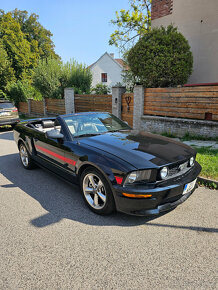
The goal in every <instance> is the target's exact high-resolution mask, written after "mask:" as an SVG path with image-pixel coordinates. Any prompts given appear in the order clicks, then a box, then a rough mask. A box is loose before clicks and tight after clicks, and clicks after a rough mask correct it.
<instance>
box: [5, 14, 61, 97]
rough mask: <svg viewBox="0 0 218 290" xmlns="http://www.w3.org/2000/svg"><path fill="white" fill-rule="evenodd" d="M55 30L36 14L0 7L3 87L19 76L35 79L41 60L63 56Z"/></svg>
mask: <svg viewBox="0 0 218 290" xmlns="http://www.w3.org/2000/svg"><path fill="white" fill-rule="evenodd" d="M51 36H52V34H51V32H50V31H49V30H47V29H45V28H44V27H43V26H42V25H41V24H40V23H39V21H38V16H37V15H36V14H34V13H33V14H31V15H28V12H27V11H21V10H18V9H15V10H14V11H12V12H8V13H5V12H4V11H3V10H0V90H1V91H2V92H4V94H5V93H6V91H7V86H8V85H9V84H10V82H12V81H14V80H15V79H16V80H17V81H18V80H21V81H22V80H27V81H28V82H30V81H31V78H32V70H33V68H35V67H36V66H37V65H38V61H39V59H42V58H47V57H53V58H59V57H58V56H57V55H56V54H55V52H54V44H53V42H52V40H51Z"/></svg>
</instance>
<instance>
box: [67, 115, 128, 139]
mask: <svg viewBox="0 0 218 290" xmlns="http://www.w3.org/2000/svg"><path fill="white" fill-rule="evenodd" d="M63 119H64V120H65V122H66V124H67V126H68V128H69V130H70V132H71V134H72V135H73V137H80V136H91V135H98V134H102V133H106V132H115V131H121V130H130V129H131V127H129V126H128V125H127V124H126V123H124V122H123V121H121V120H120V119H118V118H117V117H115V116H114V115H112V114H109V113H96V114H95V113H92V114H89V113H87V114H84V115H83V114H81V115H80V114H78V115H77V114H75V115H73V116H69V117H63Z"/></svg>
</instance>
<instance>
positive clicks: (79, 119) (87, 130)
mask: <svg viewBox="0 0 218 290" xmlns="http://www.w3.org/2000/svg"><path fill="white" fill-rule="evenodd" d="M14 139H15V141H16V143H17V146H18V149H19V154H20V159H21V162H22V165H23V167H24V168H25V169H31V168H33V167H34V166H35V165H36V164H37V165H39V166H41V167H44V168H47V169H48V170H50V171H53V172H54V173H56V174H57V175H59V176H60V177H63V178H65V179H66V180H68V181H70V182H72V183H77V184H79V185H80V187H81V193H82V196H83V198H84V201H85V203H86V204H87V206H88V207H89V208H90V209H91V210H92V211H94V212H95V213H98V214H109V213H111V212H112V211H114V210H117V211H120V212H124V213H128V214H132V215H142V216H149V215H158V214H160V213H161V212H164V211H168V210H171V209H173V208H175V207H176V206H177V205H179V204H181V203H182V202H184V201H185V200H186V199H187V198H188V197H189V196H190V195H191V194H192V193H193V191H194V190H195V188H196V186H197V185H196V179H197V176H198V175H199V173H200V171H201V166H200V165H199V164H198V163H197V162H196V160H195V157H196V152H195V150H194V149H192V148H191V147H189V146H187V145H185V144H182V143H180V142H177V141H174V140H172V139H169V138H166V137H163V136H159V135H156V134H151V133H148V132H144V131H136V130H133V129H132V128H131V127H129V125H128V124H126V123H125V122H123V121H121V120H120V119H118V118H117V117H115V116H114V115H112V114H110V113H104V112H86V113H76V114H68V115H60V116H58V117H50V118H38V119H32V120H25V121H22V122H20V123H18V124H17V125H16V126H15V128H14Z"/></svg>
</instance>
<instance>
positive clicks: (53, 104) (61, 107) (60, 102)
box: [45, 99, 65, 115]
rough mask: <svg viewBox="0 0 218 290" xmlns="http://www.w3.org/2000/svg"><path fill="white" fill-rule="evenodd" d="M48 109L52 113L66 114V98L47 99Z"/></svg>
mask: <svg viewBox="0 0 218 290" xmlns="http://www.w3.org/2000/svg"><path fill="white" fill-rule="evenodd" d="M45 102H46V111H47V113H48V114H50V115H52V114H53V115H63V114H65V100H64V99H45Z"/></svg>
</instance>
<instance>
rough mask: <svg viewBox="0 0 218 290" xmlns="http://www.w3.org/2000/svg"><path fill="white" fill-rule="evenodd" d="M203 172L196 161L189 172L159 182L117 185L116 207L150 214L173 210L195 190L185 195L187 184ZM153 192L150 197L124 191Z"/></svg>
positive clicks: (141, 214)
mask: <svg viewBox="0 0 218 290" xmlns="http://www.w3.org/2000/svg"><path fill="white" fill-rule="evenodd" d="M200 172H201V166H200V165H199V164H198V163H197V162H195V166H194V167H193V168H192V169H191V170H190V171H188V172H187V173H185V174H183V175H180V176H178V177H176V178H172V179H169V180H166V181H163V182H159V183H157V184H150V185H138V186H129V187H122V186H118V185H115V186H114V187H113V188H114V198H115V203H116V208H117V210H118V211H120V212H124V213H127V214H132V215H139V216H150V215H158V214H160V213H162V212H164V211H168V210H171V209H173V208H175V207H177V206H178V205H179V204H181V203H183V202H184V201H185V200H186V199H187V198H189V196H190V195H191V194H192V193H193V192H194V190H195V188H196V185H195V188H193V189H192V190H191V191H190V192H188V193H186V194H184V195H183V191H184V187H185V184H187V183H190V182H192V181H193V180H195V179H196V178H197V176H198V175H199V173H200ZM123 192H125V193H134V194H152V197H149V198H129V197H125V196H123V195H122V193H123Z"/></svg>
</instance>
